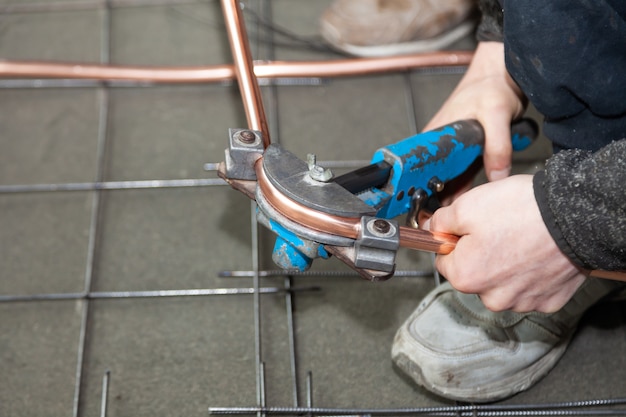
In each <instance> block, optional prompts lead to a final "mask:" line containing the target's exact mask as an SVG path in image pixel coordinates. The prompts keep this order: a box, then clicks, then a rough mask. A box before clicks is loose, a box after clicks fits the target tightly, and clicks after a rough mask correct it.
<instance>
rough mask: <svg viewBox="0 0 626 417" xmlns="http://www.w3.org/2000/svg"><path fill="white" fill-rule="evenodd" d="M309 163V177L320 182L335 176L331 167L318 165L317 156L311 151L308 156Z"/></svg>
mask: <svg viewBox="0 0 626 417" xmlns="http://www.w3.org/2000/svg"><path fill="white" fill-rule="evenodd" d="M306 161H307V165H308V166H309V177H311V179H314V180H315V181H319V182H328V181H330V180H331V179H332V178H333V173H332V171H331V170H330V169H328V168H324V167H323V166H320V165H317V157H316V156H315V155H314V154H312V153H310V154H308V155H307V156H306Z"/></svg>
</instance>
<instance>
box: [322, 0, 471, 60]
mask: <svg viewBox="0 0 626 417" xmlns="http://www.w3.org/2000/svg"><path fill="white" fill-rule="evenodd" d="M475 10H476V1H475V0H445V1H442V0H335V1H334V2H333V3H332V4H331V5H330V6H329V7H328V8H327V9H326V10H325V11H324V13H323V14H322V16H321V17H320V33H321V35H322V37H323V38H324V39H325V40H326V41H327V42H328V43H330V44H331V45H332V46H333V47H335V48H336V49H338V50H341V51H343V52H346V53H348V54H350V55H355V56H360V57H381V56H392V55H402V54H411V53H421V52H427V51H435V50H439V49H443V48H445V47H447V46H448V45H450V44H452V43H454V42H456V41H458V40H459V39H461V38H463V37H465V36H467V35H468V34H470V33H471V32H472V31H473V30H474V28H475V26H476V20H477V19H475V17H476V13H474V11H475Z"/></svg>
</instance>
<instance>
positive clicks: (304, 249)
mask: <svg viewBox="0 0 626 417" xmlns="http://www.w3.org/2000/svg"><path fill="white" fill-rule="evenodd" d="M537 132H538V128H537V125H536V123H535V122H534V121H532V120H530V119H521V120H519V121H517V122H514V123H513V124H512V125H511V133H512V135H511V136H512V145H513V149H514V150H516V151H517V150H522V149H525V148H526V147H528V146H529V145H530V144H531V143H532V142H533V140H534V139H535V138H536V136H537ZM262 136H263V134H262V133H261V132H260V131H254V130H249V129H230V130H229V147H228V149H226V151H225V161H224V162H223V163H221V164H220V167H219V169H218V174H219V175H220V177H222V178H223V179H225V180H226V181H227V182H228V183H229V184H230V185H231V186H232V187H233V188H235V189H237V190H239V191H241V192H243V193H244V194H246V195H247V196H248V197H250V198H252V199H255V200H256V202H257V219H258V221H259V222H260V223H261V224H263V225H265V226H266V227H267V228H269V229H270V230H272V231H273V232H274V233H275V234H276V235H277V239H276V244H275V247H274V251H273V255H272V258H273V260H274V262H275V263H276V264H277V265H278V266H280V267H281V268H284V269H287V270H297V271H304V270H306V269H308V268H309V267H310V266H311V263H312V262H313V260H314V259H315V258H328V257H330V256H331V255H333V256H336V257H337V258H339V259H340V260H341V261H343V262H344V263H346V264H347V265H348V266H350V267H351V268H353V269H355V270H356V271H357V272H359V274H360V275H361V276H363V277H364V278H366V279H368V280H371V281H381V280H386V279H388V278H390V277H391V276H393V272H394V269H395V257H396V253H397V250H398V249H399V248H400V247H408V248H411V249H417V250H424V251H428V252H435V253H441V254H446V253H449V252H451V251H452V250H453V249H454V246H455V244H456V241H457V240H458V237H457V236H453V235H447V234H441V233H431V232H429V231H425V230H421V229H418V228H417V219H418V216H419V215H420V213H423V212H424V211H431V212H432V211H434V210H435V209H436V208H437V207H438V198H437V195H438V193H440V192H441V191H442V190H443V188H444V187H445V184H446V183H447V182H449V181H451V180H453V179H455V178H457V177H459V176H460V175H461V174H463V173H464V172H466V171H467V169H468V168H469V167H470V166H472V164H474V162H475V161H476V160H477V159H478V157H479V156H481V155H482V153H483V150H484V146H483V145H484V131H483V128H482V126H481V125H480V123H478V122H477V121H476V120H462V121H458V122H455V123H452V124H450V125H446V126H443V127H441V128H438V129H435V130H432V131H429V132H424V133H419V134H417V135H414V136H411V137H409V138H406V139H403V140H401V141H399V142H397V143H394V144H391V145H388V146H385V147H382V148H380V149H378V150H377V151H376V152H375V153H374V155H373V157H372V159H371V162H370V164H369V165H368V166H365V167H363V168H360V169H357V170H355V171H352V172H349V173H347V174H344V175H341V176H339V177H334V176H333V174H332V172H330V170H328V169H325V168H324V167H322V166H320V165H318V164H317V161H316V160H315V157H314V156H313V155H309V156H308V158H307V161H303V160H301V159H299V158H298V157H296V156H295V155H294V154H292V153H291V152H289V151H287V150H286V149H284V148H283V147H281V146H280V145H277V144H271V145H269V146H268V147H267V148H265V147H264V141H263V137H262ZM403 214H407V219H406V224H407V225H400V224H399V223H398V221H396V220H395V218H396V217H398V216H400V215H403Z"/></svg>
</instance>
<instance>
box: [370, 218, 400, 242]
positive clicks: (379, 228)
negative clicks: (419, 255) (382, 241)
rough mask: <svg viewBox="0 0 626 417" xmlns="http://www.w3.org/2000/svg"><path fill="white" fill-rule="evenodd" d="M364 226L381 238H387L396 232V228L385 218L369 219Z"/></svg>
mask: <svg viewBox="0 0 626 417" xmlns="http://www.w3.org/2000/svg"><path fill="white" fill-rule="evenodd" d="M366 227H367V230H368V231H369V232H370V233H371V234H372V235H374V236H377V237H381V238H387V237H389V236H392V235H393V234H395V233H396V228H395V227H394V226H393V225H392V224H391V223H390V222H388V221H387V220H385V219H371V220H369V221H368V222H367V226H366Z"/></svg>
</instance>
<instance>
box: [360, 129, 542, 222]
mask: <svg viewBox="0 0 626 417" xmlns="http://www.w3.org/2000/svg"><path fill="white" fill-rule="evenodd" d="M537 132H538V128H537V124H536V123H535V122H534V121H533V120H531V119H520V120H518V121H516V122H514V123H513V124H512V125H511V141H512V145H513V149H514V150H516V151H519V150H523V149H526V148H527V147H528V146H529V145H530V144H531V143H532V142H533V141H534V139H535V138H536V137H537ZM484 143H485V133H484V130H483V127H482V126H481V124H480V123H479V122H478V121H477V120H461V121H458V122H455V123H452V124H449V125H446V126H443V127H441V128H438V129H434V130H431V131H428V132H424V133H419V134H417V135H414V136H411V137H409V138H407V139H404V140H402V141H400V142H397V143H395V144H392V145H388V146H386V147H383V148H381V149H379V150H378V151H376V152H375V153H374V156H373V157H372V161H371V164H372V165H374V164H381V163H387V164H389V165H390V166H391V173H390V176H389V180H388V181H387V183H386V184H385V185H384V186H383V187H382V188H380V190H379V191H380V192H378V191H376V190H371V191H370V192H368V193H366V195H365V196H364V201H365V202H366V203H367V204H369V205H370V206H372V207H376V208H377V210H378V212H377V215H378V216H379V217H385V218H393V217H396V216H399V215H401V214H404V213H406V212H407V211H409V208H410V205H411V196H412V195H413V194H414V193H415V192H416V191H417V190H422V191H423V192H425V193H426V194H427V195H429V196H430V195H432V193H433V192H434V190H433V189H432V183H433V180H436V181H437V182H442V183H445V182H448V181H450V180H452V179H454V178H456V177H458V176H459V175H461V174H463V173H464V172H465V171H466V170H467V169H468V168H469V167H470V166H471V165H472V164H473V162H474V161H475V160H476V159H477V158H478V157H479V156H481V155H482V154H483V151H484Z"/></svg>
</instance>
